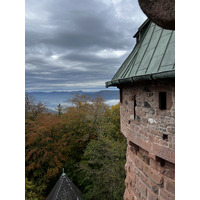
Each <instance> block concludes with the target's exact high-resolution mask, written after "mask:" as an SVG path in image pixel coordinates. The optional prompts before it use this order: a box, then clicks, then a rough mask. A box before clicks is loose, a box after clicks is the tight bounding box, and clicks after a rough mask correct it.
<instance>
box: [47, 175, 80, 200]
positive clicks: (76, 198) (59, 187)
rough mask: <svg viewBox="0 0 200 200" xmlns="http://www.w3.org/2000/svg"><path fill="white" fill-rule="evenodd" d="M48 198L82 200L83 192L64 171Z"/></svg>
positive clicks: (49, 199) (54, 199)
mask: <svg viewBox="0 0 200 200" xmlns="http://www.w3.org/2000/svg"><path fill="white" fill-rule="evenodd" d="M46 200H82V197H81V192H80V191H79V189H78V188H77V187H76V186H75V185H74V184H73V183H72V182H71V181H70V179H69V178H68V177H67V176H66V174H65V173H63V174H62V175H61V176H60V178H59V180H58V181H57V183H56V185H55V186H54V188H53V189H52V191H51V192H50V194H49V196H48V197H47V198H46Z"/></svg>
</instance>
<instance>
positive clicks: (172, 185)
mask: <svg viewBox="0 0 200 200" xmlns="http://www.w3.org/2000/svg"><path fill="white" fill-rule="evenodd" d="M166 190H167V191H169V192H171V193H172V194H175V182H174V181H173V180H169V179H168V180H167V181H166Z"/></svg>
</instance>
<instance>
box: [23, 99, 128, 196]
mask: <svg viewBox="0 0 200 200" xmlns="http://www.w3.org/2000/svg"><path fill="white" fill-rule="evenodd" d="M71 104H72V106H70V107H67V108H66V109H65V110H64V109H63V108H62V107H61V106H60V105H58V108H57V111H58V113H57V114H50V113H45V112H44V111H45V107H44V106H43V104H41V103H39V104H37V105H35V104H34V102H33V101H32V99H31V98H30V97H26V127H25V131H26V138H25V141H26V157H25V161H26V163H25V164H26V177H27V178H28V179H26V185H27V186H26V188H27V189H26V196H27V199H28V198H29V199H31V198H32V199H33V200H36V199H37V198H38V199H40V200H42V198H43V197H44V198H45V197H46V196H47V195H48V194H49V192H50V191H51V189H52V188H53V186H54V185H55V183H56V182H57V180H58V178H59V176H60V174H61V171H62V168H63V167H64V168H65V173H66V174H67V176H69V178H70V179H71V180H72V182H73V183H74V184H75V185H76V186H77V187H78V188H79V189H81V191H82V192H83V195H84V199H85V200H89V199H95V200H98V199H101V200H102V199H108V200H109V199H116V200H118V199H122V198H123V192H124V179H125V177H124V176H125V174H124V173H125V172H124V164H125V155H126V154H125V148H126V143H125V139H124V137H123V135H122V134H121V133H120V116H119V104H117V105H115V106H112V107H111V108H110V107H108V106H107V105H106V104H105V103H104V100H103V98H101V97H96V98H90V97H88V96H85V95H75V96H74V97H73V99H71ZM28 180H31V181H28ZM38 188H40V191H38Z"/></svg>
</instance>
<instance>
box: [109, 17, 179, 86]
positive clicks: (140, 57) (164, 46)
mask: <svg viewBox="0 0 200 200" xmlns="http://www.w3.org/2000/svg"><path fill="white" fill-rule="evenodd" d="M139 34H140V40H139V41H138V42H137V44H136V45H135V47H134V49H133V50H132V52H131V53H130V55H129V56H128V57H127V58H126V60H125V61H124V63H123V64H122V66H121V67H120V68H119V70H118V71H117V73H116V74H115V75H114V77H113V79H112V80H111V81H108V82H106V87H109V86H117V85H119V84H123V83H128V82H136V81H140V80H152V79H159V78H174V77H175V32H174V31H171V30H166V29H163V28H161V27H159V26H157V25H156V24H154V23H153V22H151V21H150V20H149V19H147V20H146V21H145V22H144V23H143V24H142V25H141V26H140V27H139V29H138V32H137V33H136V34H135V35H134V37H138V35H139Z"/></svg>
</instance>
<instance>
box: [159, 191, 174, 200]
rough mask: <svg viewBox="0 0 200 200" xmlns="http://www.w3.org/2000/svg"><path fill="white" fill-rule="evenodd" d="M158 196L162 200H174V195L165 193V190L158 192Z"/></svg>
mask: <svg viewBox="0 0 200 200" xmlns="http://www.w3.org/2000/svg"><path fill="white" fill-rule="evenodd" d="M160 196H161V198H162V199H163V200H175V195H173V194H171V193H169V192H167V191H166V190H165V189H161V190H160Z"/></svg>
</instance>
